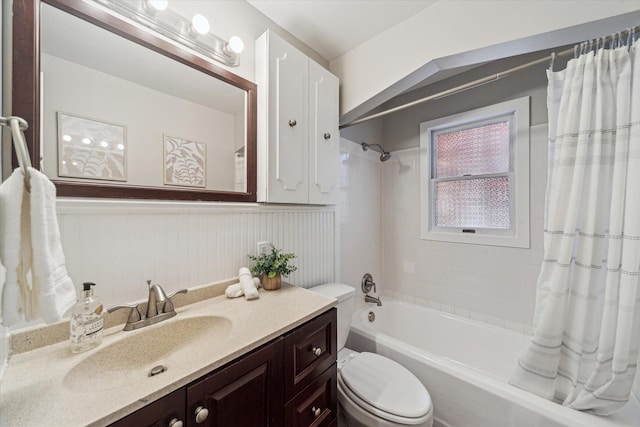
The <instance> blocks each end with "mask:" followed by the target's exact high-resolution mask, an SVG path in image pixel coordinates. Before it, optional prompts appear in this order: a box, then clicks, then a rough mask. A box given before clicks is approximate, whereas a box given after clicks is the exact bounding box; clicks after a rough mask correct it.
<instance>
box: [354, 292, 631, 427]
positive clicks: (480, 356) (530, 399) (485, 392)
mask: <svg viewBox="0 0 640 427" xmlns="http://www.w3.org/2000/svg"><path fill="white" fill-rule="evenodd" d="M371 311H372V312H374V314H375V320H374V321H373V322H370V321H369V320H368V318H369V312H371ZM528 340H529V337H528V335H525V334H522V333H517V332H514V331H510V330H507V329H505V328H499V327H495V326H493V325H490V324H487V323H481V322H477V321H474V320H470V319H464V318H462V317H460V316H456V315H451V314H448V313H445V312H443V311H437V310H433V309H431V308H429V307H421V306H418V305H416V304H411V303H407V302H404V301H397V300H394V299H392V298H390V297H387V298H386V299H383V305H382V306H381V307H378V306H376V305H375V304H366V306H365V307H363V308H362V309H360V310H359V311H357V312H356V313H355V314H354V316H353V319H352V322H351V332H350V334H349V342H348V343H347V345H348V347H349V348H351V349H353V350H356V351H375V352H376V353H379V354H382V355H384V356H387V357H389V358H391V359H393V360H396V361H397V362H399V363H400V364H402V365H403V366H405V367H406V368H408V369H409V370H410V371H411V372H413V373H414V374H415V375H416V376H417V377H418V378H419V379H420V381H422V383H423V384H424V385H425V386H426V387H427V389H428V390H429V393H430V394H431V398H432V400H433V407H434V418H435V420H436V421H437V422H438V423H439V424H437V425H442V426H452V427H466V426H474V427H495V426H500V427H520V426H525V425H526V426H545V427H574V426H585V427H586V426H589V427H632V426H633V427H635V426H638V425H640V401H639V400H638V394H637V392H638V391H640V388H636V389H635V390H634V394H632V396H631V400H630V402H629V403H628V404H627V405H626V406H625V407H623V408H622V409H620V411H618V412H617V413H614V414H613V415H611V416H609V417H599V416H596V415H591V414H587V413H583V412H579V411H575V410H572V409H569V408H566V407H563V406H561V405H558V404H555V403H552V402H550V401H547V400H545V399H543V398H541V397H539V396H536V395H534V394H531V393H528V392H526V391H524V390H520V389H518V388H516V387H514V386H511V385H509V384H508V380H509V377H510V376H511V372H512V371H513V367H514V366H515V364H516V363H517V358H518V357H519V356H520V354H521V351H522V350H524V348H525V347H526V346H527V343H528Z"/></svg>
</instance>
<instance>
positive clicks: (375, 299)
mask: <svg viewBox="0 0 640 427" xmlns="http://www.w3.org/2000/svg"><path fill="white" fill-rule="evenodd" d="M364 302H375V303H376V305H377V306H378V307H379V306H381V305H382V301H380V297H378V298H376V297H372V296H371V295H365V296H364Z"/></svg>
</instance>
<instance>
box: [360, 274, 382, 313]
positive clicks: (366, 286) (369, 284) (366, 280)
mask: <svg viewBox="0 0 640 427" xmlns="http://www.w3.org/2000/svg"><path fill="white" fill-rule="evenodd" d="M360 286H361V288H362V292H364V293H365V294H367V295H365V296H364V302H375V303H376V304H377V305H378V306H381V305H382V301H380V297H378V298H376V297H372V296H371V295H368V293H369V292H370V291H371V288H373V292H376V284H375V282H374V281H373V276H372V275H371V274H369V273H365V275H364V276H362V282H361V284H360Z"/></svg>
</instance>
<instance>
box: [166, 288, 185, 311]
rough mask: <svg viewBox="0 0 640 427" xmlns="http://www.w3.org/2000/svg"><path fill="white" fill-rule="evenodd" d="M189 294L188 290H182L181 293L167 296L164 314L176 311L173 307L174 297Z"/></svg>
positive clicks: (177, 292)
mask: <svg viewBox="0 0 640 427" xmlns="http://www.w3.org/2000/svg"><path fill="white" fill-rule="evenodd" d="M187 292H188V290H187V289H180V290H179V291H176V292H174V293H172V294H170V295H167V301H166V302H165V303H164V307H163V308H162V312H163V313H169V312H171V311H175V308H174V306H173V300H172V299H171V298H173V297H174V296H176V295H178V294H186V293H187Z"/></svg>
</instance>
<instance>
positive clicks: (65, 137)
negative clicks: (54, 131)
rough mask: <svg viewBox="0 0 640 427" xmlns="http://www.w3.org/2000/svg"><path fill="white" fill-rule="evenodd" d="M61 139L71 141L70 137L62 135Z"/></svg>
mask: <svg viewBox="0 0 640 427" xmlns="http://www.w3.org/2000/svg"><path fill="white" fill-rule="evenodd" d="M62 139H63V140H65V141H67V142H69V141H71V140H72V139H73V138H71V135H62Z"/></svg>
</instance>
